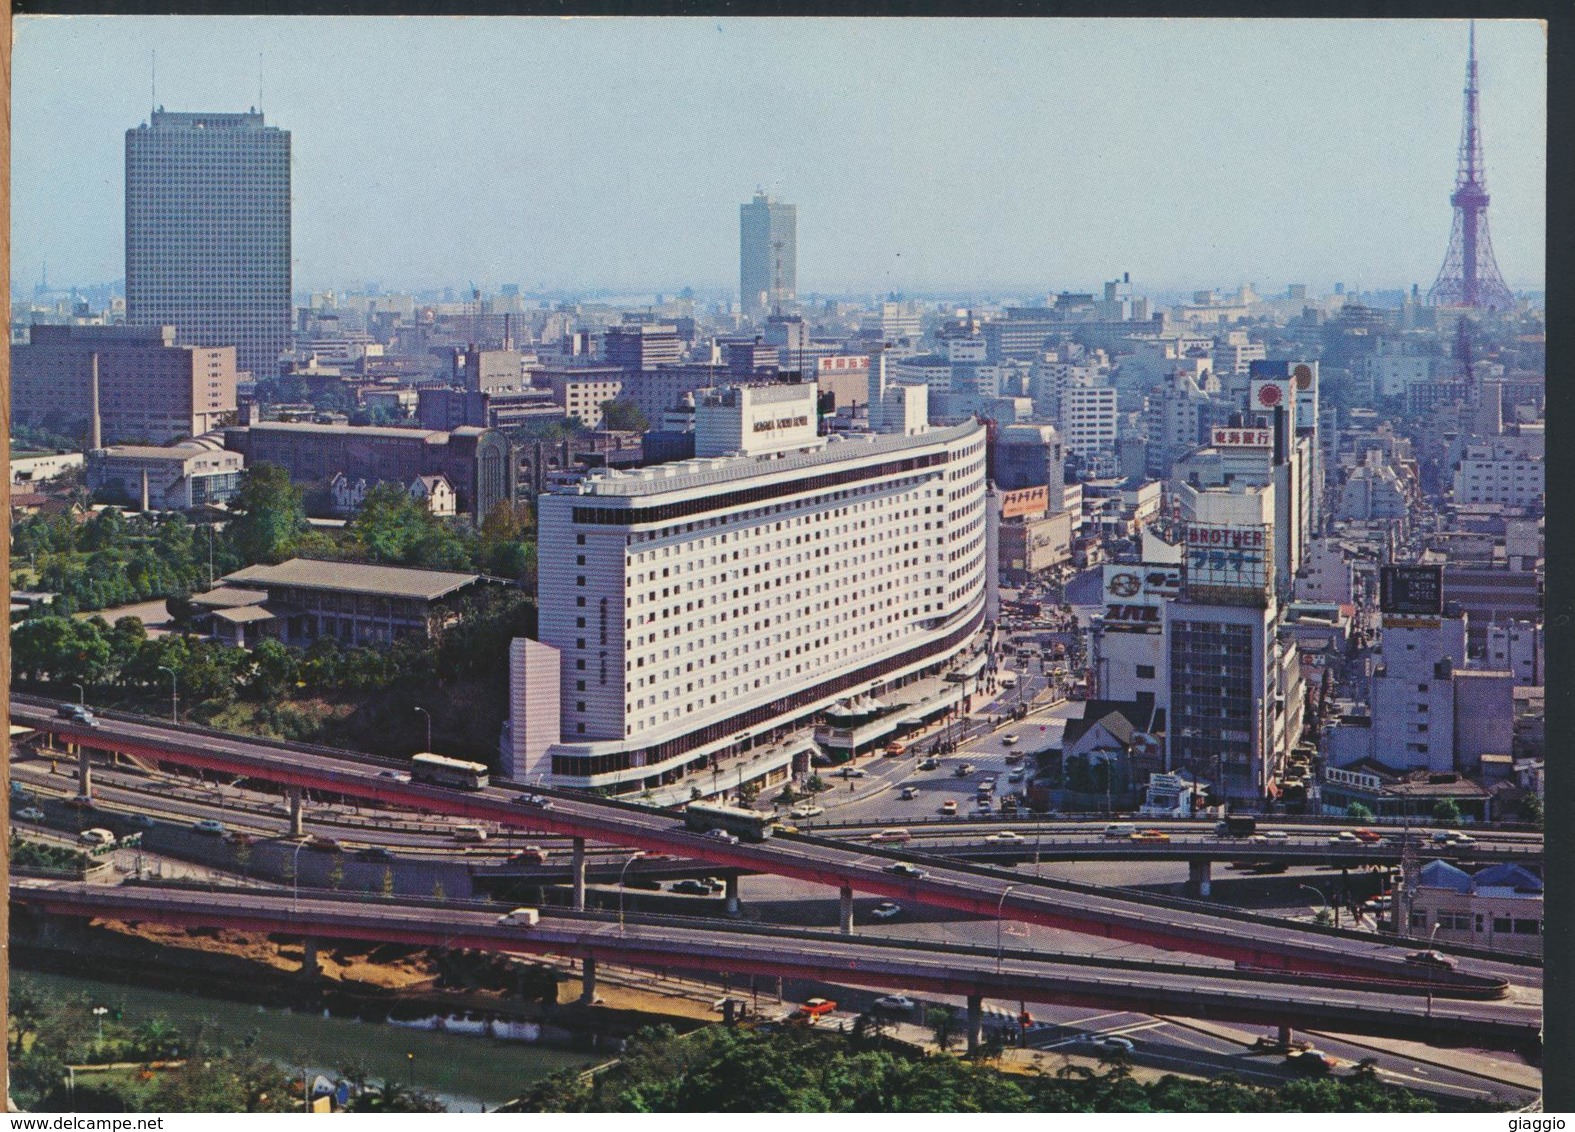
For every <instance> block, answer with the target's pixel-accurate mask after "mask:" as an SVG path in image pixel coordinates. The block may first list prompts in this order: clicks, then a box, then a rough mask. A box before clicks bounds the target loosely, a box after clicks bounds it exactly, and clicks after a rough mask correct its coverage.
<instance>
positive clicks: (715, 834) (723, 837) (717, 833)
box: [705, 829, 738, 845]
mask: <svg viewBox="0 0 1575 1132" xmlns="http://www.w3.org/2000/svg"><path fill="white" fill-rule="evenodd" d="M705 836H706V837H709V838H710V839H711V840H712V841H720V842H721V843H722V844H723V845H737V844H738V835H737V834H735V833H729V832H727V830H725V829H708V830H706V831H705Z"/></svg>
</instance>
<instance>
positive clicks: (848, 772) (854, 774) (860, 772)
mask: <svg viewBox="0 0 1575 1132" xmlns="http://www.w3.org/2000/svg"><path fill="white" fill-rule="evenodd" d="M837 773H839V774H840V775H842V777H843V778H863V777H864V776H865V774H866V773H868V772H867V771H865V769H864V768H863V767H861V766H845V767H843V768H842V769H841V770H840V771H838V772H837Z"/></svg>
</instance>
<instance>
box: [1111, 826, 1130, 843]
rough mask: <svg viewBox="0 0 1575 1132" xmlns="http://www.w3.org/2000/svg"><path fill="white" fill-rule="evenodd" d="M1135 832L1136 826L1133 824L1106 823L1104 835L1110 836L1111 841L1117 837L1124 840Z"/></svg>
mask: <svg viewBox="0 0 1575 1132" xmlns="http://www.w3.org/2000/svg"><path fill="white" fill-rule="evenodd" d="M1136 832H1137V826H1135V825H1107V826H1105V836H1106V837H1108V838H1110V839H1111V840H1112V841H1114V840H1116V839H1117V838H1119V839H1121V840H1123V841H1125V840H1127V839H1128V838H1130V837H1131V836H1132V835H1133V834H1134V833H1136Z"/></svg>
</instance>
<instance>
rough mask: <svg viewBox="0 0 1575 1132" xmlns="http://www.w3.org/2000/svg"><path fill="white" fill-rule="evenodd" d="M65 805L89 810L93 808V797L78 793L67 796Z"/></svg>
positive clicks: (74, 808)
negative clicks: (70, 796) (73, 795)
mask: <svg viewBox="0 0 1575 1132" xmlns="http://www.w3.org/2000/svg"><path fill="white" fill-rule="evenodd" d="M66 805H68V806H70V807H71V808H72V809H73V810H91V809H93V808H94V806H93V799H92V798H91V797H90V796H88V795H87V794H78V795H76V796H75V797H72V798H67V799H66Z"/></svg>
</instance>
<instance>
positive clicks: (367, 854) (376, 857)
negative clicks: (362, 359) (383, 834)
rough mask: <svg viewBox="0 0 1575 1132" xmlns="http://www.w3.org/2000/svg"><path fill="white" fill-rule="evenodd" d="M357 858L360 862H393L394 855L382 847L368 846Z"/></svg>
mask: <svg viewBox="0 0 1575 1132" xmlns="http://www.w3.org/2000/svg"><path fill="white" fill-rule="evenodd" d="M355 856H356V860H358V861H392V860H393V859H394V855H393V854H392V853H390V852H389V851H388V850H387V849H384V848H383V847H382V846H381V845H368V846H367V847H366V848H365V849H362V850H359V851H358V852H357V853H356V855H355Z"/></svg>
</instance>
